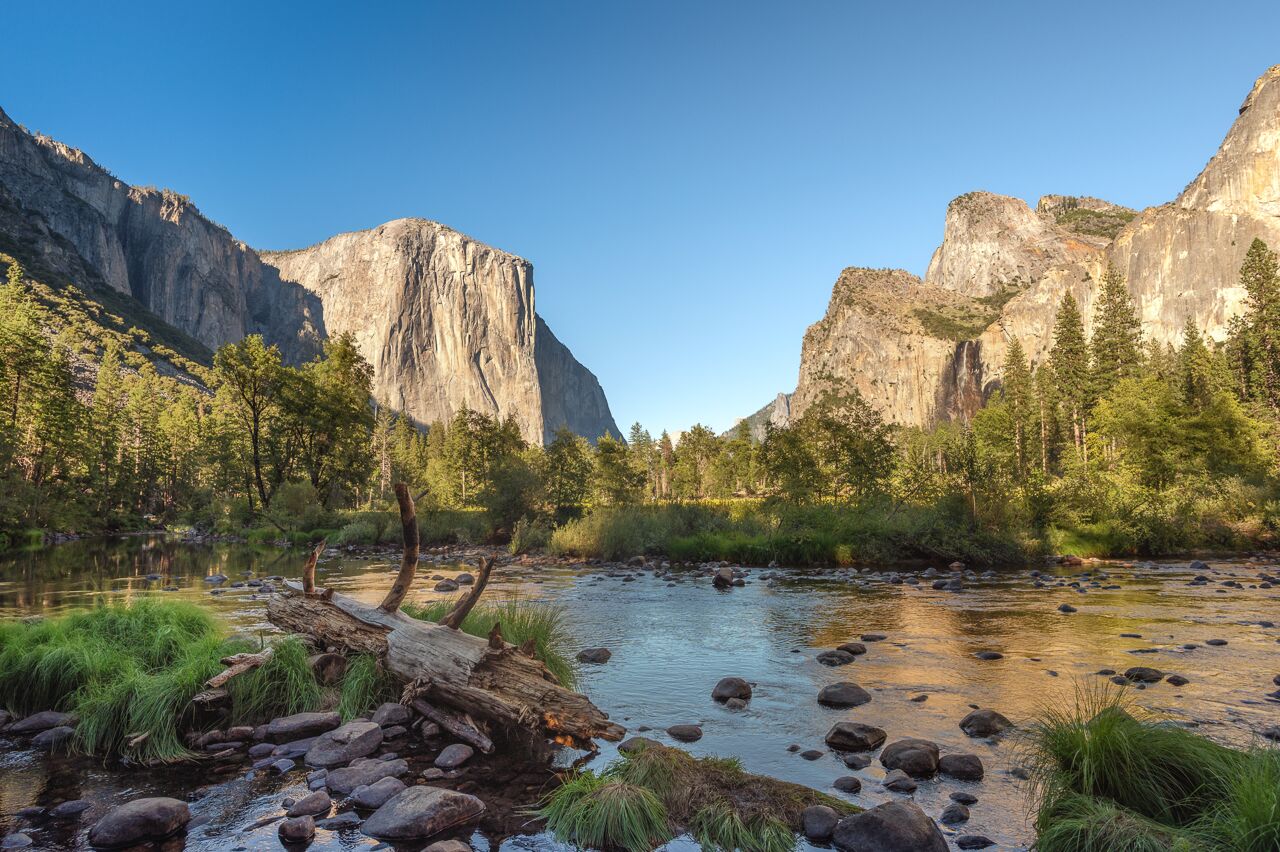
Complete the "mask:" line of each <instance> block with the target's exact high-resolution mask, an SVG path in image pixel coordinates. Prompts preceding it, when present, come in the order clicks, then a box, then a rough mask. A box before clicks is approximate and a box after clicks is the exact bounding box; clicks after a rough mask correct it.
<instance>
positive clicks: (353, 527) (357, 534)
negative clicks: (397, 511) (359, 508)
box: [330, 521, 378, 545]
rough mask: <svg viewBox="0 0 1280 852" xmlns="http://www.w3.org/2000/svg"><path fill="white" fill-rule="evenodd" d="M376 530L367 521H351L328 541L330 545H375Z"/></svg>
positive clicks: (376, 539)
mask: <svg viewBox="0 0 1280 852" xmlns="http://www.w3.org/2000/svg"><path fill="white" fill-rule="evenodd" d="M377 543H378V528H377V527H375V526H374V525H373V524H371V523H369V522H368V521H352V522H351V523H349V524H347V525H346V526H345V527H343V528H342V529H340V530H338V532H337V534H336V535H334V536H333V537H332V538H331V539H330V544H335V545H347V544H377Z"/></svg>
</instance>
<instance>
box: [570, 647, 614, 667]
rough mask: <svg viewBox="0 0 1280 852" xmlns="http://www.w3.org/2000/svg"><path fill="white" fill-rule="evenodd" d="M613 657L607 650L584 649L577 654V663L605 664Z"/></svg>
mask: <svg viewBox="0 0 1280 852" xmlns="http://www.w3.org/2000/svg"><path fill="white" fill-rule="evenodd" d="M612 656H613V652H612V651H610V650H609V649H608V648H584V649H583V650H581V651H579V652H578V662H580V663H597V664H599V663H607V662H609V658H610V657H612Z"/></svg>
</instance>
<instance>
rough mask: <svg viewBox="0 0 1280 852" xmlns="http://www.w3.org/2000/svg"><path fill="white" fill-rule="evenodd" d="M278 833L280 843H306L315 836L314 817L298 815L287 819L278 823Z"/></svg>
mask: <svg viewBox="0 0 1280 852" xmlns="http://www.w3.org/2000/svg"><path fill="white" fill-rule="evenodd" d="M279 834H280V842H281V843H285V844H288V843H308V842H310V840H311V838H313V837H315V836H316V821H315V818H314V817H310V816H300V817H294V818H293V819H287V820H285V821H284V822H282V823H280V828H279Z"/></svg>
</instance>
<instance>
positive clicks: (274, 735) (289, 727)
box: [266, 713, 342, 743]
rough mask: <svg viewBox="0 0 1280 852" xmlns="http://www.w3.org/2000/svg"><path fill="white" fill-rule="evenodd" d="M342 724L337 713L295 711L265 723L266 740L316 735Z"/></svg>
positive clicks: (283, 739) (287, 739)
mask: <svg viewBox="0 0 1280 852" xmlns="http://www.w3.org/2000/svg"><path fill="white" fill-rule="evenodd" d="M341 724H342V717H341V716H339V715H338V714H337V713H295V714H293V715H292V716H282V717H280V718H279V719H272V720H271V722H270V723H269V724H268V725H267V731H266V740H267V742H271V743H288V742H293V741H294V740H305V739H309V738H311V737H318V736H319V735H321V734H323V733H327V732H329V731H332V730H333V729H334V728H336V727H338V726H339V725H341Z"/></svg>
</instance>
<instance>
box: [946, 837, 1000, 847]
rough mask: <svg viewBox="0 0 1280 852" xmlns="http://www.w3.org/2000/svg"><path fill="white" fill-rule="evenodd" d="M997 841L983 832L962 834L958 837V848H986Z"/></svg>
mask: <svg viewBox="0 0 1280 852" xmlns="http://www.w3.org/2000/svg"><path fill="white" fill-rule="evenodd" d="M995 845H996V842H995V841H994V840H992V839H991V838H990V837H987V836H986V835H983V834H962V835H960V836H959V837H957V838H956V848H957V849H986V848H987V847H989V846H995Z"/></svg>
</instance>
